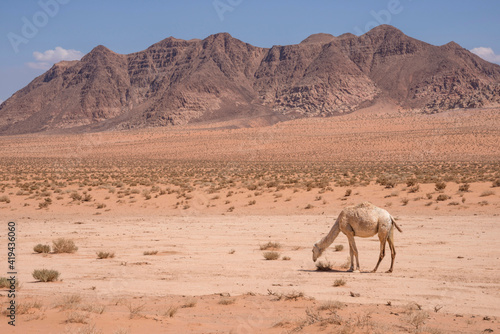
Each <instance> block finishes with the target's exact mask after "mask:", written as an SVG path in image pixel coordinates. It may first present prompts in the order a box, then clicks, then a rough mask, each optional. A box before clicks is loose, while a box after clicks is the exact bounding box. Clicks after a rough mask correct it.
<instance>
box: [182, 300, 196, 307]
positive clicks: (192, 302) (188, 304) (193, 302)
mask: <svg viewBox="0 0 500 334" xmlns="http://www.w3.org/2000/svg"><path fill="white" fill-rule="evenodd" d="M197 302H198V301H197V300H196V299H194V298H192V299H188V300H187V301H186V302H185V303H184V304H183V305H182V306H181V307H182V308H190V307H195V306H196V303H197Z"/></svg>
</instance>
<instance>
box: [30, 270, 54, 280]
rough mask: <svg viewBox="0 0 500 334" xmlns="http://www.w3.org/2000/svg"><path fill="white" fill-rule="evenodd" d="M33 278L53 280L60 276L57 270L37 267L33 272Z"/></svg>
mask: <svg viewBox="0 0 500 334" xmlns="http://www.w3.org/2000/svg"><path fill="white" fill-rule="evenodd" d="M32 275H33V278H34V279H36V280H39V281H42V282H53V281H57V279H58V278H59V272H58V271H57V270H49V269H35V270H34V271H33V273H32Z"/></svg>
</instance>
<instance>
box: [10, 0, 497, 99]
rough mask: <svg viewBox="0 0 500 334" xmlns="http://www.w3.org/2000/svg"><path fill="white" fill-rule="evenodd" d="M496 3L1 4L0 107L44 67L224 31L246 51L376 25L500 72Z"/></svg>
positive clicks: (212, 0)
mask: <svg viewBox="0 0 500 334" xmlns="http://www.w3.org/2000/svg"><path fill="white" fill-rule="evenodd" d="M499 17H500V1H497V0H476V1H472V0H471V1H468V0H443V1H440V0H433V1H431V0H380V1H379V0H371V1H370V0H329V1H327V0H318V1H305V0H304V1H297V0H198V1H190V0H177V1H160V0H149V1H147V0H146V1H132V0H120V1H114V0H108V1H106V0H100V1H97V0H3V1H2V2H1V3H0V102H1V101H3V100H5V99H7V98H8V97H9V96H10V95H12V94H13V93H14V92H16V91H17V90H18V89H20V88H22V87H24V86H25V85H27V84H28V83H29V82H30V81H31V80H33V78H35V77H36V76H38V75H40V74H42V73H44V72H45V70H46V69H47V68H48V67H50V66H51V65H52V64H53V63H54V62H57V61H59V60H62V59H78V58H80V57H81V56H82V55H84V54H86V53H87V52H89V51H90V50H92V48H93V47H95V46H97V45H99V44H102V45H105V46H107V47H108V48H110V49H112V50H113V51H115V52H118V53H131V52H135V51H139V50H143V49H145V48H147V47H148V46H150V45H151V44H153V43H156V42H158V41H160V40H162V39H164V38H166V37H168V36H174V37H177V38H182V39H191V38H205V37H207V36H208V35H211V34H214V33H217V32H229V33H230V34H231V35H233V36H234V37H236V38H239V39H241V40H243V41H245V42H247V43H250V44H253V45H255V46H261V47H270V46H272V45H275V44H278V45H286V44H295V43H299V42H300V41H301V40H303V39H304V38H306V37H307V36H309V35H311V34H313V33H318V32H324V33H330V34H333V35H341V34H343V33H345V32H351V33H355V34H356V35H359V34H362V33H364V32H366V31H367V30H369V29H370V28H372V27H374V26H375V25H378V24H380V23H388V24H391V25H393V26H395V27H397V28H399V29H400V30H402V31H403V32H404V33H405V34H407V35H409V36H411V37H414V38H417V39H420V40H423V41H425V42H428V43H431V44H434V45H442V44H446V43H448V42H450V41H455V42H457V43H458V44H460V45H461V46H463V47H464V48H467V49H469V50H471V49H475V52H476V53H478V54H480V55H481V56H482V57H483V58H485V59H487V60H490V61H493V62H496V63H500V38H499V37H500V36H499V35H500V34H499V33H500V20H499Z"/></svg>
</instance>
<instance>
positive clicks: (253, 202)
mask: <svg viewBox="0 0 500 334" xmlns="http://www.w3.org/2000/svg"><path fill="white" fill-rule="evenodd" d="M255 203H257V201H256V200H251V201H249V202H248V205H255Z"/></svg>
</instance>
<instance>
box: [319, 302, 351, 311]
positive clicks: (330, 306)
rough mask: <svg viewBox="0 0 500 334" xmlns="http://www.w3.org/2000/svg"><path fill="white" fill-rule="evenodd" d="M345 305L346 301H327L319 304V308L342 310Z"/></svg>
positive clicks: (322, 309)
mask: <svg viewBox="0 0 500 334" xmlns="http://www.w3.org/2000/svg"><path fill="white" fill-rule="evenodd" d="M344 306H345V304H344V303H342V302H339V301H337V300H336V301H331V300H330V301H327V302H324V303H323V304H321V305H320V306H318V310H320V311H335V310H340V309H341V308H343V307H344Z"/></svg>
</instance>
